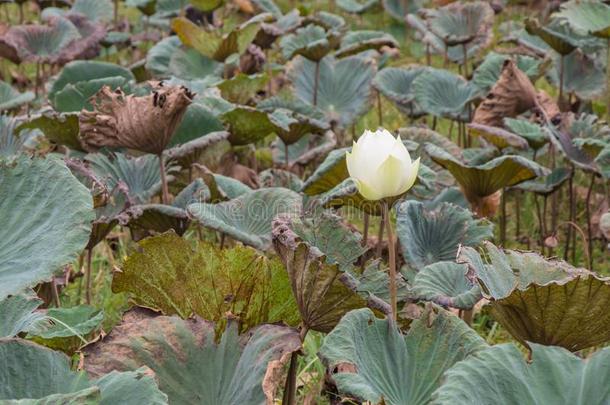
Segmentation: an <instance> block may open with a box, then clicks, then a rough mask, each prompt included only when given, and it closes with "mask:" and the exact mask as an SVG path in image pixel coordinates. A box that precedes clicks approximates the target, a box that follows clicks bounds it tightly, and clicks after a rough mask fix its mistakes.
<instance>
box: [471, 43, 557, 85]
mask: <svg viewBox="0 0 610 405" xmlns="http://www.w3.org/2000/svg"><path fill="white" fill-rule="evenodd" d="M509 59H511V57H510V56H509V55H503V54H499V53H495V52H489V53H488V54H487V55H485V59H484V60H483V62H482V63H481V64H480V65H479V66H478V67H477V68H476V69H475V71H474V73H473V75H472V83H473V84H474V85H475V86H477V87H478V88H479V89H480V90H481V91H482V92H485V93H487V92H489V90H491V88H492V87H493V85H494V84H496V82H497V81H498V79H499V78H500V74H501V73H502V66H503V65H504V62H506V61H507V60H509ZM513 60H515V62H516V63H517V67H518V68H519V70H521V71H522V72H523V73H525V74H526V75H527V77H529V79H530V80H531V81H532V83H533V82H535V81H536V79H538V78H539V77H541V76H542V75H543V73H544V71H545V70H546V68H547V67H548V64H549V63H548V62H547V61H545V60H543V59H539V58H534V57H532V56H527V55H515V56H513Z"/></svg>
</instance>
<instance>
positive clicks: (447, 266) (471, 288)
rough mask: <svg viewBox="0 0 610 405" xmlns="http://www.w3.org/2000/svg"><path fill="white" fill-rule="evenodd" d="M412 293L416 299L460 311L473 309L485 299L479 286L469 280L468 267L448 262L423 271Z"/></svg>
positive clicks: (413, 285)
mask: <svg viewBox="0 0 610 405" xmlns="http://www.w3.org/2000/svg"><path fill="white" fill-rule="evenodd" d="M411 292H412V294H411V295H412V297H413V298H414V299H417V300H422V301H432V302H434V303H436V304H438V305H442V306H446V307H451V308H458V309H471V308H472V307H473V306H474V305H475V304H476V303H477V302H479V301H480V300H481V298H483V296H482V294H481V288H480V287H479V285H478V284H476V283H473V282H472V281H471V280H470V279H469V278H468V266H465V265H463V264H456V263H454V262H448V261H447V262H445V261H443V262H437V263H433V264H430V265H428V266H426V267H424V268H423V269H421V270H420V271H419V272H418V273H417V274H416V275H415V278H414V279H413V283H412V286H411Z"/></svg>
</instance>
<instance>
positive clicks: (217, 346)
mask: <svg viewBox="0 0 610 405" xmlns="http://www.w3.org/2000/svg"><path fill="white" fill-rule="evenodd" d="M221 299H222V298H221ZM300 347H301V341H300V339H299V334H298V332H297V331H296V330H294V329H292V328H287V327H285V326H280V325H269V324H265V325H259V326H256V327H254V328H253V329H251V330H250V331H248V333H244V334H242V335H238V327H237V324H236V322H230V323H229V325H228V326H227V327H226V329H225V331H224V333H223V334H222V337H221V338H219V339H218V341H217V340H216V339H215V325H214V324H213V323H212V322H209V321H204V320H202V319H201V318H199V317H195V318H194V319H191V320H182V319H180V318H178V317H168V316H156V314H154V313H151V311H147V310H145V309H143V308H136V309H134V310H131V311H129V312H127V313H126V314H125V316H124V318H123V321H122V322H121V323H120V324H119V325H117V326H116V327H115V328H114V329H113V330H112V332H111V333H110V334H108V335H107V336H106V337H105V338H104V339H103V340H102V341H101V342H98V343H96V344H94V345H93V346H90V347H88V348H87V349H86V353H87V357H86V359H87V360H86V363H85V368H86V370H87V371H88V372H89V374H92V375H94V376H96V375H99V374H102V373H105V372H107V371H108V370H114V369H118V370H130V369H134V368H136V367H138V365H145V366H147V367H149V368H150V369H152V370H153V371H154V372H155V376H156V378H157V380H158V381H159V387H160V388H161V390H162V391H163V392H165V393H166V394H167V396H168V397H169V401H170V402H171V403H172V404H193V403H204V404H252V405H264V404H265V403H270V402H266V401H271V402H272V400H273V393H274V391H275V388H276V386H277V384H278V382H279V381H274V379H273V378H272V376H271V375H268V374H267V373H271V371H272V370H273V369H274V368H277V367H278V366H279V367H280V368H281V367H282V366H283V363H285V362H286V360H287V358H289V357H290V353H291V352H294V351H296V350H299V349H300ZM286 355H288V356H286ZM278 380H279V379H278Z"/></svg>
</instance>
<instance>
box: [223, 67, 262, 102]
mask: <svg viewBox="0 0 610 405" xmlns="http://www.w3.org/2000/svg"><path fill="white" fill-rule="evenodd" d="M267 82H269V76H267V74H265V73H259V74H254V75H246V74H244V73H238V74H236V75H235V76H233V77H232V78H230V79H226V80H224V81H222V82H221V83H219V84H218V86H217V87H218V88H219V89H220V94H221V95H222V97H223V98H224V99H226V100H228V101H230V102H231V103H236V104H247V103H248V102H249V101H250V100H252V98H253V97H254V96H255V95H256V93H258V92H259V91H260V90H262V89H263V88H264V87H265V86H266V85H267Z"/></svg>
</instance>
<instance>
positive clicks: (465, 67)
mask: <svg viewBox="0 0 610 405" xmlns="http://www.w3.org/2000/svg"><path fill="white" fill-rule="evenodd" d="M462 52H463V53H464V77H465V78H466V80H468V50H467V49H466V43H463V44H462Z"/></svg>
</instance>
